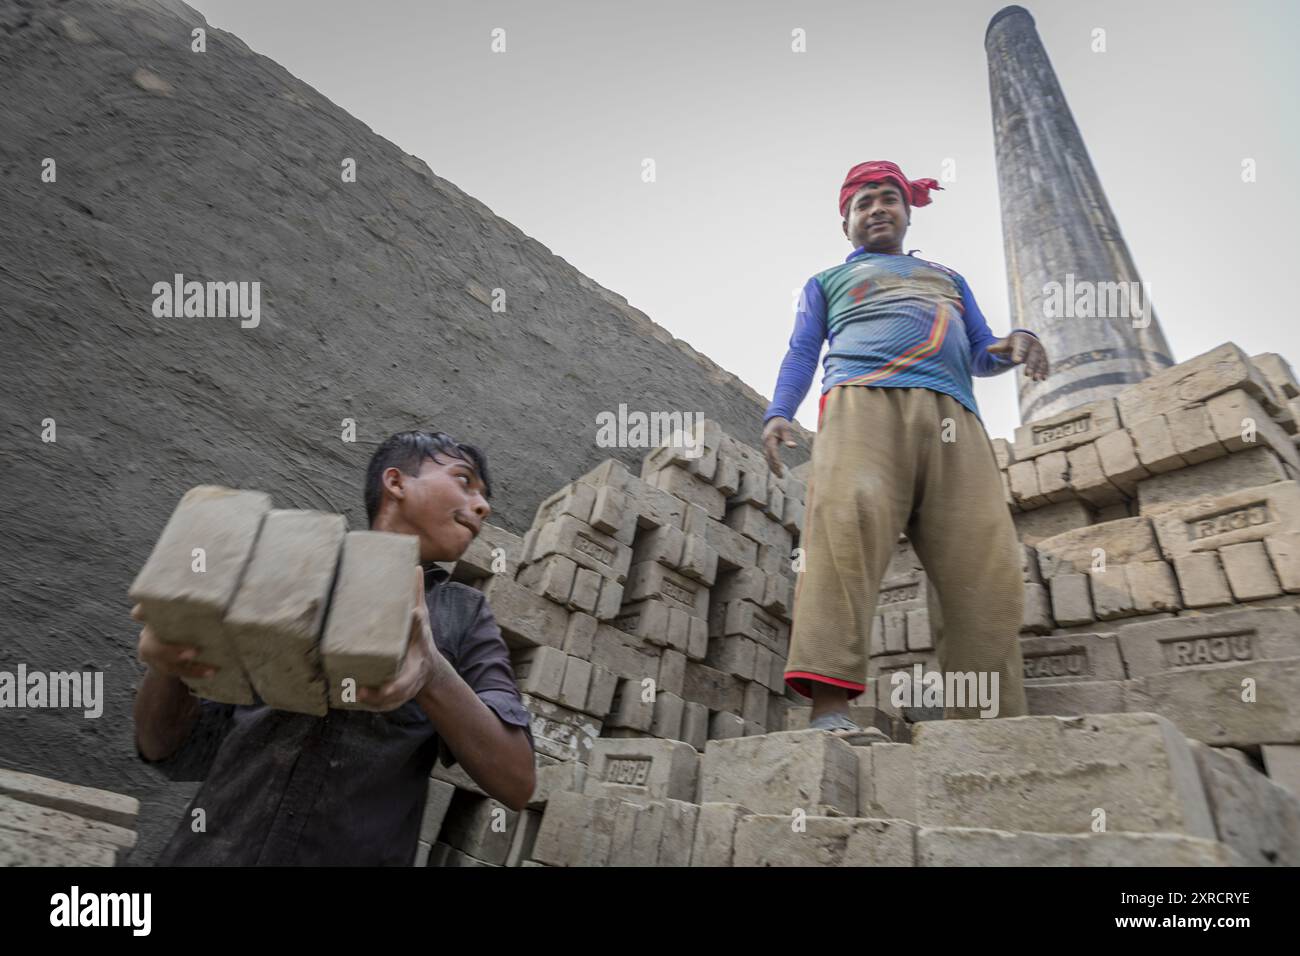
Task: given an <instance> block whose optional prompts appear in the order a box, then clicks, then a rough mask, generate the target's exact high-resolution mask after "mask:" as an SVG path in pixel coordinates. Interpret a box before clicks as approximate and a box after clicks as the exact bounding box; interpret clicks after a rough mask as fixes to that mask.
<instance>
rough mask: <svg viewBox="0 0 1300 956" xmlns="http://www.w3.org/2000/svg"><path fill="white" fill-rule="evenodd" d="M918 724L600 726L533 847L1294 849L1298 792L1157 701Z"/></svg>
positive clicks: (800, 860)
mask: <svg viewBox="0 0 1300 956" xmlns="http://www.w3.org/2000/svg"><path fill="white" fill-rule="evenodd" d="M914 735H915V736H914V738H913V742H912V743H886V742H878V738H873V737H871V736H869V735H867V734H862V735H856V736H850V737H838V736H835V735H832V734H830V733H827V732H825V731H818V730H798V731H779V732H771V733H767V734H760V735H755V736H749V737H732V738H726V739H718V740H710V741H709V742H708V744H707V746H706V748H705V751H704V753H703V754H700V753H699V752H698V751H697V750H696V749H695V748H694V747H691V746H689V745H688V744H686V743H684V742H680V741H671V740H661V739H654V738H641V739H611V738H600V739H599V740H597V741H596V744H595V746H594V748H593V750H592V753H591V755H590V761H589V764H588V767H587V770H586V774H585V780H584V782H583V783H582V784H581V785H579V786H574V787H571V788H567V789H565V790H563V791H560V792H555V793H552V794H551V797H550V800H549V802H548V803H547V805H546V808H545V812H544V814H543V816H542V819H541V822H540V825H539V826H538V828H537V831H536V833H535V835H534V837H533V843H532V849H531V856H530V858H529V859H527V860H526V861H524V863H523V865H531V866H872V867H880V866H1007V865H1028V866H1269V865H1278V866H1294V865H1297V864H1300V797H1297V796H1296V795H1295V794H1294V793H1293V792H1291V791H1289V790H1287V789H1285V788H1284V787H1282V786H1279V785H1278V783H1277V782H1276V781H1274V780H1270V779H1269V778H1268V777H1267V776H1265V775H1264V774H1263V773H1261V772H1260V770H1259V769H1258V767H1257V766H1256V765H1255V762H1254V761H1253V760H1252V759H1251V758H1250V757H1249V756H1248V755H1247V754H1245V753H1243V752H1241V751H1239V750H1233V749H1230V748H1217V749H1216V748H1212V747H1207V746H1205V745H1204V744H1201V743H1199V742H1197V741H1193V740H1188V739H1186V738H1185V737H1184V736H1183V735H1182V734H1180V733H1179V732H1178V730H1177V729H1176V728H1175V727H1174V725H1173V724H1172V723H1170V722H1169V721H1168V720H1166V719H1164V718H1163V717H1160V716H1158V715H1156V714H1151V713H1133V714H1114V715H1102V716H1092V717H1074V718H1062V717H1018V718H1011V719H1003V720H988V721H985V720H968V721H933V722H926V723H922V724H919V725H917V727H916V728H915V729H914ZM502 842H503V843H504V840H503V841H502Z"/></svg>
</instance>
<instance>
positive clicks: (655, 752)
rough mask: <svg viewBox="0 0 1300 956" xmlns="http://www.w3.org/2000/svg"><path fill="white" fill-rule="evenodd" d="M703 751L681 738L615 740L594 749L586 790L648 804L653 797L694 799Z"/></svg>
mask: <svg viewBox="0 0 1300 956" xmlns="http://www.w3.org/2000/svg"><path fill="white" fill-rule="evenodd" d="M699 766H700V755H699V754H698V753H696V752H695V749H694V748H693V747H691V746H690V744H688V743H683V742H681V741H677V740H658V739H654V738H644V739H640V740H635V739H630V740H614V739H611V738H608V737H602V738H601V739H600V740H598V741H597V742H596V746H595V747H594V748H593V749H592V754H591V761H590V763H589V764H588V768H589V769H588V772H587V778H586V784H585V785H584V789H583V792H584V793H586V794H587V795H588V796H605V797H618V798H619V799H621V800H625V801H627V802H629V803H635V804H639V805H640V806H646V805H647V804H649V803H651V802H652V801H656V800H665V799H675V800H694V799H695V791H696V788H697V783H698V779H699Z"/></svg>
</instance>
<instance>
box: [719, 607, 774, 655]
mask: <svg viewBox="0 0 1300 956" xmlns="http://www.w3.org/2000/svg"><path fill="white" fill-rule="evenodd" d="M709 636H710V637H744V638H746V639H748V640H750V641H753V642H754V643H756V644H759V645H761V646H763V647H766V648H767V649H768V650H769V651H772V652H773V653H774V654H782V655H784V654H786V653H787V652H788V651H789V649H790V626H789V625H788V624H785V623H782V622H781V621H779V620H777V619H776V618H775V617H773V616H772V615H770V614H768V613H767V612H766V611H764V610H762V609H761V608H760V607H758V605H756V604H753V603H752V602H750V601H728V602H726V603H725V604H718V605H716V606H715V607H714V610H713V612H712V613H711V614H710V615H709Z"/></svg>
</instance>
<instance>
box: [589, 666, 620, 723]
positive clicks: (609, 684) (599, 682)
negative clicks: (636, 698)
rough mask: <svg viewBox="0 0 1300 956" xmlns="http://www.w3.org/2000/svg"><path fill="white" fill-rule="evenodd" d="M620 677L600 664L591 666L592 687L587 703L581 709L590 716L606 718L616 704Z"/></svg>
mask: <svg viewBox="0 0 1300 956" xmlns="http://www.w3.org/2000/svg"><path fill="white" fill-rule="evenodd" d="M617 687H618V675H617V674H615V673H614V672H613V671H611V670H608V669H607V668H604V667H601V666H600V665H599V664H592V665H591V685H590V687H589V688H588V690H587V703H586V705H585V706H583V707H582V708H580V709H581V710H583V711H584V712H586V713H588V714H593V715H595V716H597V717H602V718H603V717H604V716H605V715H606V714H608V713H609V708H610V707H611V706H613V703H614V691H615V689H617Z"/></svg>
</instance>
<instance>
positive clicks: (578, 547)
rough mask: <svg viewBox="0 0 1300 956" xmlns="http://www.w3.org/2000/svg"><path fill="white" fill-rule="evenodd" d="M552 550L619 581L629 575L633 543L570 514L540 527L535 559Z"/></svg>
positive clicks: (546, 554)
mask: <svg viewBox="0 0 1300 956" xmlns="http://www.w3.org/2000/svg"><path fill="white" fill-rule="evenodd" d="M551 554H563V555H564V556H565V557H568V558H571V559H572V560H573V561H574V562H576V563H577V564H578V565H579V566H580V567H584V568H590V569H591V570H592V571H597V572H599V573H600V574H602V575H604V576H605V577H607V578H612V579H613V580H614V581H616V582H618V583H619V584H622V583H623V582H624V581H625V580H626V579H627V572H628V568H629V567H630V566H631V564H632V549H631V547H629V546H628V545H626V544H623V543H621V542H619V541H616V540H614V539H613V538H611V537H610V536H609V535H607V534H604V533H602V532H600V531H597V530H596V529H595V528H593V527H592V526H591V525H589V524H586V523H585V522H582V521H579V520H578V519H577V518H574V517H571V516H569V515H562V516H560V517H559V518H556V519H555V520H554V521H550V522H548V523H547V524H544V525H542V526H541V527H539V528H538V529H537V538H536V541H535V543H534V545H533V555H532V560H540V559H541V558H544V557H546V556H548V555H551Z"/></svg>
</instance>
